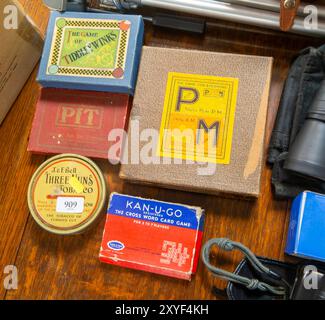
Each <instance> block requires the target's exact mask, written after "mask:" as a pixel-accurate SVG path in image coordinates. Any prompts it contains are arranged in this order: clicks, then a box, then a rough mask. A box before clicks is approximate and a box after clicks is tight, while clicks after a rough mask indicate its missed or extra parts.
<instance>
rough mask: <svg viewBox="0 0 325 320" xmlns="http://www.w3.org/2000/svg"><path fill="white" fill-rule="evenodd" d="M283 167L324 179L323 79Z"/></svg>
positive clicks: (324, 121)
mask: <svg viewBox="0 0 325 320" xmlns="http://www.w3.org/2000/svg"><path fill="white" fill-rule="evenodd" d="M284 168H285V169H287V170H291V171H293V172H296V173H299V174H302V175H306V176H309V177H312V178H316V179H319V180H322V181H325V80H323V82H322V84H321V87H320V89H319V91H318V93H317V95H316V97H315V99H314V101H313V105H312V106H311V108H310V109H309V111H308V114H307V118H306V121H305V124H304V126H303V127H302V128H301V130H300V132H299V133H298V135H297V137H296V138H295V140H294V142H293V144H292V146H291V147H290V150H289V154H288V158H287V160H286V161H285V164H284Z"/></svg>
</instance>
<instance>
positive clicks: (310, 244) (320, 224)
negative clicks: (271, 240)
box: [285, 191, 325, 262]
mask: <svg viewBox="0 0 325 320" xmlns="http://www.w3.org/2000/svg"><path fill="white" fill-rule="evenodd" d="M285 252H286V253H287V254H290V255H293V256H296V257H300V258H305V259H312V260H318V261H323V262H325V195H322V194H317V193H313V192H309V191H305V192H303V193H301V194H300V195H299V196H298V197H297V198H296V199H295V200H294V202H293V205H292V209H291V217H290V224H289V232H288V239H287V246H286V250H285Z"/></svg>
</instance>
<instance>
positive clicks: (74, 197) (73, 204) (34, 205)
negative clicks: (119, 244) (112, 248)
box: [27, 154, 106, 235]
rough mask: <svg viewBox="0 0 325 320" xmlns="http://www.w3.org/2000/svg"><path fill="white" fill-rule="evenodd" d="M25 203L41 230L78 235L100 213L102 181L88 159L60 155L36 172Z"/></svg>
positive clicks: (95, 166)
mask: <svg viewBox="0 0 325 320" xmlns="http://www.w3.org/2000/svg"><path fill="white" fill-rule="evenodd" d="M27 200H28V206H29V210H30V212H31V214H32V216H33V218H34V220H35V221H36V222H37V224H38V225H39V226H41V227H42V228H43V229H44V230H46V231H49V232H51V233H55V234H59V235H71V234H76V233H81V232H83V231H85V230H86V229H87V228H88V227H89V226H90V225H92V224H93V223H94V221H95V220H96V219H97V217H98V216H99V215H100V213H102V212H103V209H104V206H105V203H106V182H105V178H104V175H103V173H102V172H101V170H100V169H99V167H98V166H97V165H96V164H95V163H94V162H93V161H91V160H90V159H88V158H86V157H82V156H79V155H75V154H62V155H59V156H55V157H53V158H50V159H49V160H47V161H46V162H44V163H43V164H42V165H41V166H40V167H39V168H38V169H37V170H36V172H35V173H34V175H33V177H32V179H31V181H30V184H29V188H28V195H27Z"/></svg>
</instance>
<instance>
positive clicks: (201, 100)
mask: <svg viewBox="0 0 325 320" xmlns="http://www.w3.org/2000/svg"><path fill="white" fill-rule="evenodd" d="M237 93H238V79H236V78H223V77H214V76H203V75H194V74H184V73H176V72H170V73H169V74H168V83H167V89H166V96H165V104H164V111H163V115H162V121H161V127H160V137H159V146H158V156H160V157H169V158H179V159H184V160H186V159H187V160H193V161H198V162H213V163H219V164H229V163H230V156H231V147H232V136H233V128H234V120H235V111H236V101H237Z"/></svg>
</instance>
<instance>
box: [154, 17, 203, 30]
mask: <svg viewBox="0 0 325 320" xmlns="http://www.w3.org/2000/svg"><path fill="white" fill-rule="evenodd" d="M152 24H153V25H154V26H157V27H163V28H169V29H175V30H181V31H188V32H192V33H197V34H204V32H205V28H206V22H205V20H203V19H198V18H188V17H182V16H176V15H169V14H157V15H155V16H153V17H152Z"/></svg>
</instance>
